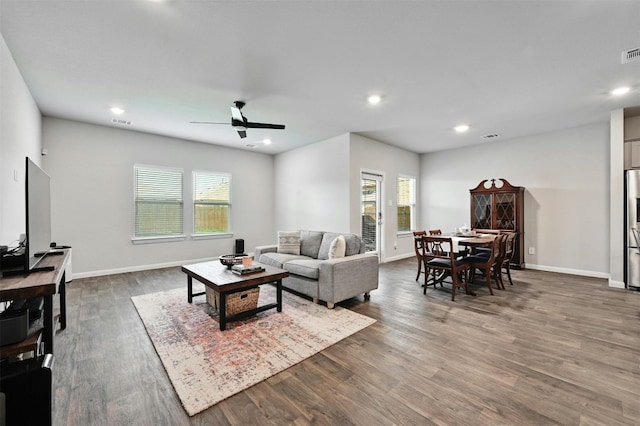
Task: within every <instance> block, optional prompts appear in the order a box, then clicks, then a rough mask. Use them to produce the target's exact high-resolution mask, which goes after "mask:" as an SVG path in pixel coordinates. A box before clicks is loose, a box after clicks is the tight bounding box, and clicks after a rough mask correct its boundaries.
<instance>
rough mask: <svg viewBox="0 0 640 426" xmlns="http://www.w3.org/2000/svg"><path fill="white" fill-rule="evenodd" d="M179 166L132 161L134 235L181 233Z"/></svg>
mask: <svg viewBox="0 0 640 426" xmlns="http://www.w3.org/2000/svg"><path fill="white" fill-rule="evenodd" d="M182 176H183V172H182V170H180V169H169V168H162V167H154V166H143V165H139V164H136V165H134V197H135V221H134V222H135V225H134V226H135V229H134V236H135V237H162V236H176V235H181V234H182V233H183V214H184V213H183V200H182Z"/></svg>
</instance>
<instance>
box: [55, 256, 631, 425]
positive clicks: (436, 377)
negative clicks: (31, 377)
mask: <svg viewBox="0 0 640 426" xmlns="http://www.w3.org/2000/svg"><path fill="white" fill-rule="evenodd" d="M415 274H416V264H415V259H413V258H412V259H407V260H402V261H397V262H393V263H388V264H383V265H381V267H380V288H379V289H378V290H375V291H373V292H372V294H371V300H370V301H368V302H364V301H363V298H362V297H360V298H358V299H351V300H349V301H346V302H343V303H341V304H340V305H341V306H344V307H347V308H349V309H352V310H354V311H356V312H360V313H362V314H365V315H368V316H370V317H373V318H376V319H377V320H378V321H377V322H376V323H375V324H374V325H372V326H370V327H368V328H367V329H365V330H363V331H361V332H359V333H357V334H355V335H353V336H351V337H349V338H347V339H345V340H343V341H341V342H339V343H337V344H335V345H333V346H331V347H330V348H328V349H327V350H325V351H323V352H321V353H319V354H317V355H315V356H313V357H311V358H309V359H307V360H306V361H304V362H302V363H300V364H298V365H296V366H293V367H291V368H290V369H288V370H285V371H284V372H282V373H280V374H278V375H276V376H274V377H272V378H270V379H269V380H266V381H264V382H262V383H260V384H257V385H255V386H253V387H251V388H249V389H248V390H246V391H244V392H241V393H239V394H237V395H235V396H233V397H231V398H229V399H227V400H225V401H223V402H221V403H219V404H218V405H215V406H213V407H211V408H209V409H208V410H206V411H204V412H202V413H201V414H198V415H196V416H194V417H191V418H190V417H188V416H187V415H186V413H185V411H184V410H183V408H182V406H181V404H180V401H179V400H178V398H177V396H176V395H175V393H174V391H173V388H172V386H171V383H170V382H169V379H168V378H167V375H166V373H165V371H164V369H163V367H162V364H161V362H160V360H159V358H158V357H157V355H156V353H155V350H154V348H153V345H152V344H151V341H150V340H149V338H148V337H147V334H146V332H145V330H144V326H143V325H142V322H141V320H140V318H139V317H138V314H137V312H136V310H135V308H134V306H133V304H132V302H131V299H130V298H131V296H135V295H139V294H144V293H150V292H155V291H161V290H167V289H171V288H175V287H181V286H183V287H186V281H187V280H186V276H185V275H184V274H183V273H182V272H180V270H179V268H169V269H161V270H154V271H146V272H137V273H127V274H119V275H112V276H106V277H97V278H87V279H77V280H74V281H72V282H71V283H69V284H68V287H67V306H68V314H67V315H68V325H67V329H66V330H64V331H62V332H59V333H58V334H57V335H56V354H55V357H56V360H55V369H54V373H55V380H56V386H55V414H54V417H55V424H56V425H93V426H96V425H125V424H126V425H183V424H184V425H190V424H193V425H201V424H202V425H205V424H206V425H214V424H215V425H226V424H232V425H258V424H260V425H262V424H296V425H306V424H321V425H338V424H339V425H348V424H355V425H367V426H369V425H429V424H439V425H453V424H459V425H552V424H559V425H607V426H614V425H638V424H640V293H636V292H630V291H626V290H620V289H611V288H608V287H607V283H606V280H603V279H594V278H585V277H578V276H569V275H562V274H556V273H548V272H540V271H532V270H521V271H513V278H514V285H513V286H509V284H508V283H507V285H506V286H507V289H506V290H502V291H499V290H494V293H495V296H490V295H489V294H488V291H487V289H486V287H484V286H476V287H474V289H475V290H476V292H477V296H475V297H474V296H469V295H466V294H464V292H460V294H458V295H456V301H455V302H451V300H450V299H451V294H450V292H449V291H447V290H440V289H438V290H434V289H433V288H432V287H430V288H429V289H428V290H427V295H426V296H425V295H423V294H422V288H421V287H420V285H419V284H418V283H416V281H414V279H415Z"/></svg>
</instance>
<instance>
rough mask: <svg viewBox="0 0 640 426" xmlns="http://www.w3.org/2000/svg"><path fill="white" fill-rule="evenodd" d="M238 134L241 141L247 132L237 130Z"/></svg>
mask: <svg viewBox="0 0 640 426" xmlns="http://www.w3.org/2000/svg"><path fill="white" fill-rule="evenodd" d="M238 134H239V135H240V137H241V138H242V139H244V138H246V137H247V131H246V130H238Z"/></svg>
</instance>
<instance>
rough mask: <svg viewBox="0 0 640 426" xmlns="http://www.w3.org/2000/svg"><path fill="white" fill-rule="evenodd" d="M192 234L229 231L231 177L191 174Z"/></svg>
mask: <svg viewBox="0 0 640 426" xmlns="http://www.w3.org/2000/svg"><path fill="white" fill-rule="evenodd" d="M193 202H194V205H193V211H194V220H193V228H194V229H193V233H194V234H196V235H198V234H217V233H225V232H229V231H230V229H231V223H230V222H231V221H230V218H231V175H228V174H224V173H214V172H205V171H194V172H193Z"/></svg>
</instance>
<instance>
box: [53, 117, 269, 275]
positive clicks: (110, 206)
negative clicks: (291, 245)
mask: <svg viewBox="0 0 640 426" xmlns="http://www.w3.org/2000/svg"><path fill="white" fill-rule="evenodd" d="M43 147H45V148H47V150H48V155H47V156H46V157H45V160H44V167H45V170H47V172H49V175H50V176H51V187H52V188H51V192H52V193H51V199H52V230H53V235H52V237H53V239H54V241H56V242H58V243H59V244H60V243H61V244H66V245H70V246H72V247H73V272H74V277H81V276H87V275H101V274H106V273H113V272H124V271H129V270H137V269H145V268H154V267H160V266H171V265H178V264H181V263H185V262H189V261H195V260H203V259H211V258H213V257H215V256H219V255H222V254H228V253H231V252H233V247H234V239H235V238H243V239H245V248H246V249H247V250H252V248H253V247H255V246H256V245H258V244H264V243H265V242H272V241H273V240H274V232H275V231H274V228H273V225H272V224H273V223H274V208H273V156H271V155H266V154H259V153H253V152H248V151H242V150H236V149H230V148H225V147H220V146H215V145H210V144H203V143H197V142H189V141H185V140H179V139H174V138H168V137H162V136H156V135H151V134H146V133H139V132H134V131H130V130H122V129H117V128H112V127H104V126H96V125H92V124H85V123H78V122H74V121H68V120H62V119H55V118H45V119H44V120H43ZM135 163H142V164H148V165H158V166H167V167H177V168H182V169H184V186H185V189H184V191H185V217H184V221H185V223H184V232H185V234H186V235H187V238H186V239H185V240H184V241H179V242H164V243H153V244H137V245H134V244H132V242H131V238H132V235H133V217H134V216H133V165H134V164H135ZM193 170H209V171H214V172H224V173H230V174H231V175H232V194H231V200H232V218H231V220H232V230H233V231H234V235H233V236H232V237H227V238H218V239H204V240H194V239H192V238H190V234H191V232H192V229H193V208H192V205H191V204H190V203H189V200H190V196H189V195H188V194H190V193H191V191H192V189H191V188H192V183H191V181H192V176H191V173H192V171H193Z"/></svg>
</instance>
